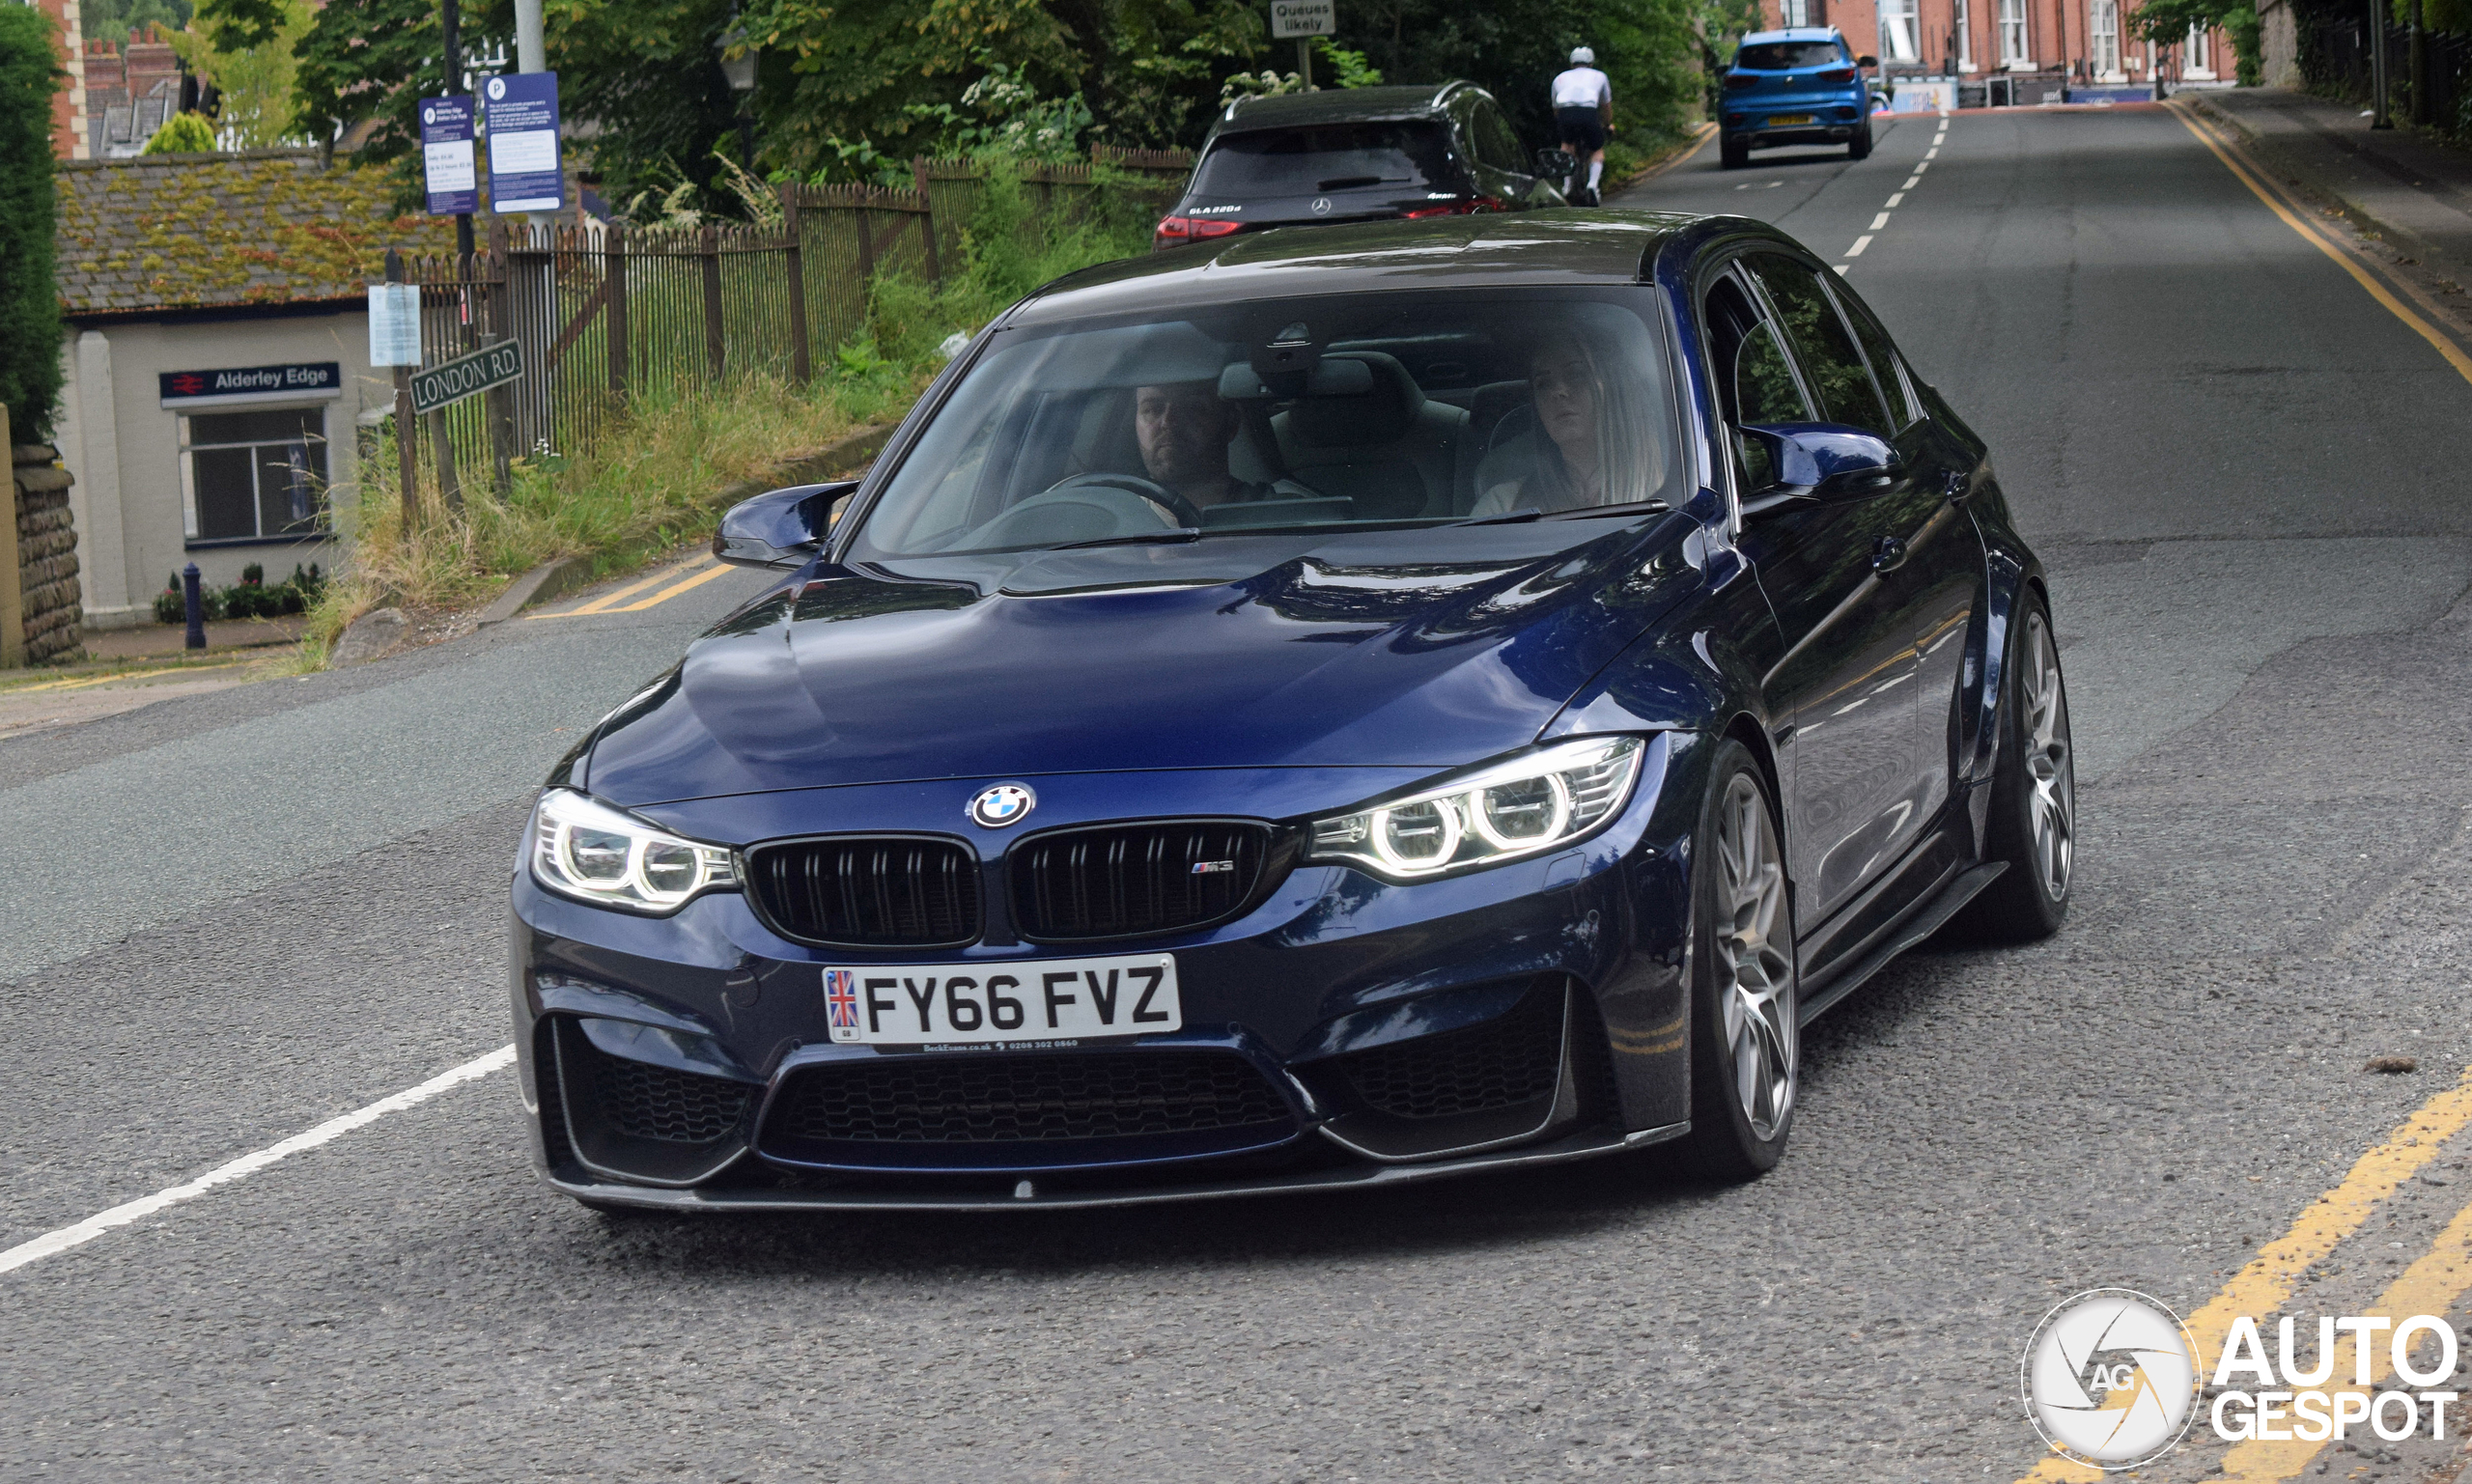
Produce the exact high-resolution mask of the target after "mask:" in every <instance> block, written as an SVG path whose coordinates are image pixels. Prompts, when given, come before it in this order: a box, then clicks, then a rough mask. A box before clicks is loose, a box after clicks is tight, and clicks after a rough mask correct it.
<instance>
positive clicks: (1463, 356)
mask: <svg viewBox="0 0 2472 1484" xmlns="http://www.w3.org/2000/svg"><path fill="white" fill-rule="evenodd" d="M1653 302H1654V299H1653V294H1652V291H1650V290H1647V289H1617V290H1612V291H1596V292H1593V293H1591V292H1585V291H1567V290H1537V291H1517V290H1511V291H1493V292H1490V293H1487V294H1481V295H1476V294H1360V295H1354V296H1350V297H1344V298H1327V299H1275V300H1265V301H1259V302H1253V303H1247V304H1235V305H1221V306H1210V307H1206V308H1197V309H1194V310H1190V311H1185V312H1183V313H1181V314H1178V315H1176V316H1174V317H1172V318H1170V317H1164V316H1163V317H1156V318H1145V319H1139V320H1133V321H1127V320H1123V319H1113V320H1107V321H1093V322H1083V323H1080V324H1069V325H1062V326H1056V327H1052V328H1051V327H1033V328H1025V329H1010V330H1002V331H999V332H997V336H996V339H995V341H994V343H993V344H992V345H990V346H989V347H988V349H987V350H986V351H985V352H984V353H983V354H982V355H981V357H980V359H979V361H978V363H977V364H976V365H974V366H972V367H971V368H970V370H969V373H968V375H967V376H966V377H965V378H963V380H962V381H961V383H960V385H958V386H957V387H955V388H954V390H953V392H952V394H951V396H950V397H949V398H948V400H947V401H946V402H945V404H944V406H942V408H941V410H939V411H938V413H937V414H936V416H935V419H934V421H933V422H931V423H930V424H929V425H928V427H927V429H926V431H925V432H924V434H921V436H920V438H919V440H918V442H917V444H916V445H915V446H914V447H913V450H912V451H911V453H910V454H909V456H908V457H907V458H906V459H905V460H904V461H903V462H902V464H901V466H900V468H899V469H897V470H896V471H895V472H894V474H893V476H892V479H891V482H890V483H889V484H888V485H887V486H886V487H885V491H884V494H883V496H882V497H881V498H880V499H878V500H877V501H876V502H875V503H874V505H873V507H872V509H871V510H870V512H869V514H868V516H867V518H866V524H865V526H864V527H863V529H862V530H861V531H860V532H859V535H858V538H857V546H856V547H855V548H854V551H853V554H854V555H856V556H859V557H889V556H925V555H933V554H939V553H954V552H964V551H1001V550H1026V549H1036V548H1044V547H1053V546H1067V545H1074V544H1086V543H1092V542H1110V541H1144V540H1147V541H1183V540H1201V539H1206V538H1209V537H1212V536H1215V535H1221V534H1224V533H1228V532H1234V531H1245V530H1264V529H1272V528H1276V529H1281V530H1294V529H1298V528H1317V527H1332V528H1345V527H1350V526H1357V527H1363V526H1369V525H1377V524H1386V523H1387V524H1392V525H1397V524H1416V523H1432V524H1440V523H1444V522H1448V521H1455V520H1467V519H1471V518H1489V517H1506V518H1540V517H1553V516H1585V515H1587V514H1589V513H1592V512H1597V511H1603V510H1608V509H1615V508H1618V509H1625V510H1635V511H1639V510H1644V509H1645V508H1648V502H1650V501H1656V500H1669V501H1672V502H1674V503H1679V501H1678V499H1677V498H1676V497H1675V491H1674V490H1673V488H1672V486H1673V482H1674V481H1675V480H1676V479H1677V478H1678V473H1677V466H1678V463H1679V461H1678V460H1677V459H1676V458H1675V457H1674V448H1675V432H1674V429H1675V414H1674V398H1673V394H1672V390H1671V380H1670V378H1669V377H1668V376H1667V373H1666V361H1665V356H1664V355H1663V353H1662V351H1661V350H1660V342H1659V339H1658V336H1657V331H1656V330H1655V328H1654V327H1653V322H1651V321H1649V320H1645V319H1643V318H1642V314H1641V311H1643V310H1645V309H1647V308H1648V307H1649V306H1650V305H1651V304H1652V303H1653Z"/></svg>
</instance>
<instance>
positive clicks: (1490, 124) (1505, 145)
mask: <svg viewBox="0 0 2472 1484" xmlns="http://www.w3.org/2000/svg"><path fill="white" fill-rule="evenodd" d="M1476 154H1477V157H1479V158H1480V159H1482V160H1484V162H1485V163H1486V164H1488V165H1491V166H1493V167H1494V168H1495V169H1496V170H1504V171H1508V172H1509V173H1510V174H1512V175H1529V174H1531V173H1532V171H1531V167H1530V165H1529V163H1528V160H1527V158H1526V157H1525V156H1523V155H1522V154H1520V152H1519V135H1517V134H1515V133H1513V132H1512V131H1511V126H1510V121H1509V120H1508V119H1505V118H1503V111H1502V110H1501V109H1499V108H1497V107H1495V106H1494V105H1493V104H1491V103H1480V104H1478V105H1477V107H1476Z"/></svg>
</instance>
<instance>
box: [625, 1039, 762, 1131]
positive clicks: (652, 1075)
mask: <svg viewBox="0 0 2472 1484" xmlns="http://www.w3.org/2000/svg"><path fill="white" fill-rule="evenodd" d="M593 1062H594V1066H593V1076H592V1079H593V1082H594V1084H595V1086H594V1091H595V1092H596V1093H598V1094H599V1097H600V1103H601V1116H602V1119H603V1121H604V1123H605V1124H606V1125H607V1126H608V1127H609V1128H610V1129H611V1130H613V1131H615V1132H616V1133H619V1134H624V1135H626V1136H627V1137H629V1138H648V1139H657V1140H659V1141H660V1142H661V1143H665V1144H706V1143H710V1142H712V1141H713V1140H715V1139H716V1138H723V1137H726V1136H728V1135H729V1134H733V1133H736V1132H737V1130H738V1126H739V1121H740V1120H741V1119H743V1118H744V1117H745V1116H746V1105H747V1102H748V1100H750V1099H751V1098H752V1097H753V1096H754V1095H755V1089H754V1088H753V1087H750V1086H748V1085H747V1084H746V1083H744V1082H733V1081H730V1080H728V1079H727V1078H717V1077H698V1076H696V1075H695V1074H694V1073H692V1072H676V1071H672V1070H671V1069H670V1068H668V1067H656V1066H653V1065H651V1064H650V1063H648V1062H640V1061H630V1060H628V1059H626V1058H625V1057H621V1056H610V1055H605V1054H602V1053H599V1052H595V1053H593Z"/></svg>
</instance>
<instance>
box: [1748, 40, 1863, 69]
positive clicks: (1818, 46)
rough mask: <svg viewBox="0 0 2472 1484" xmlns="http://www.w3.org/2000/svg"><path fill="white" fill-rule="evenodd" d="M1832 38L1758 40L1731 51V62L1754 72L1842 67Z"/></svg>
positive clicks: (1842, 55)
mask: <svg viewBox="0 0 2472 1484" xmlns="http://www.w3.org/2000/svg"><path fill="white" fill-rule="evenodd" d="M1844 65H1845V54H1844V53H1843V52H1841V51H1839V50H1838V49H1837V43H1836V42H1760V43H1759V44H1758V45H1756V46H1745V47H1744V48H1742V49H1741V50H1740V51H1737V52H1735V53H1734V66H1736V67H1743V68H1749V69H1751V70H1753V71H1755V72H1790V71H1792V70H1794V69H1796V68H1798V67H1842V66H1844Z"/></svg>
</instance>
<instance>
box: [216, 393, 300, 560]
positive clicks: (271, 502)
mask: <svg viewBox="0 0 2472 1484" xmlns="http://www.w3.org/2000/svg"><path fill="white" fill-rule="evenodd" d="M181 495H182V504H183V506H184V507H185V511H184V514H185V515H186V517H187V521H188V538H189V540H190V541H192V542H217V541H298V540H309V539H315V538H318V537H321V536H323V535H324V534H325V527H326V409H325V407H324V406H323V405H321V406H310V407H284V408H282V409H280V410H276V409H261V408H256V407H252V408H250V409H249V410H248V411H245V412H197V413H192V414H190V415H189V416H186V417H183V418H182V419H181Z"/></svg>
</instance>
